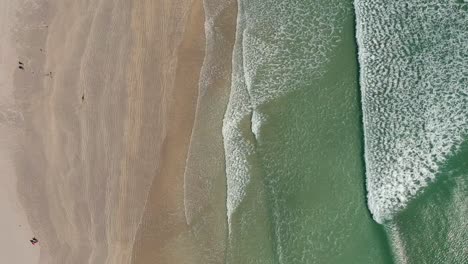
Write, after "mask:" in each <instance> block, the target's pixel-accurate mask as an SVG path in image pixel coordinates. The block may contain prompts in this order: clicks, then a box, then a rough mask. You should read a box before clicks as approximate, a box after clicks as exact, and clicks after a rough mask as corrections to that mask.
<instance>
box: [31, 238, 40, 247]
mask: <svg viewBox="0 0 468 264" xmlns="http://www.w3.org/2000/svg"><path fill="white" fill-rule="evenodd" d="M29 242H31V244H33V246H34V245H35V244H36V243H38V242H39V240H37V238H35V237H33V238H32V239H31V240H29Z"/></svg>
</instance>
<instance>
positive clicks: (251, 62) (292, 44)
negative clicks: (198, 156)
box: [223, 0, 349, 221]
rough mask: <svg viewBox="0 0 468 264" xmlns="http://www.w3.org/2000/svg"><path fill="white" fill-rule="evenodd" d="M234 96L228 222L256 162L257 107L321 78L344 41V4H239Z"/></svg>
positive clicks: (228, 140)
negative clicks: (342, 27)
mask: <svg viewBox="0 0 468 264" xmlns="http://www.w3.org/2000/svg"><path fill="white" fill-rule="evenodd" d="M238 4H239V12H238V21H237V35H236V45H235V49H234V55H233V74H232V85H231V95H230V99H229V104H228V108H227V111H226V115H225V119H224V125H223V136H224V145H225V152H226V175H227V209H228V212H227V213H228V221H230V218H231V216H232V213H233V212H234V211H235V209H236V208H237V207H238V205H239V204H240V202H241V201H242V200H243V199H244V196H245V189H246V188H247V186H248V184H249V182H250V177H251V171H250V170H251V166H252V165H251V164H254V163H255V162H256V156H255V155H256V154H255V140H256V138H258V137H259V135H260V131H261V127H262V124H263V122H265V121H266V117H265V116H263V115H262V114H261V113H260V112H259V111H257V110H258V108H259V107H260V106H261V105H263V104H265V103H268V102H270V101H272V100H275V99H277V98H279V97H281V96H284V95H285V94H287V93H291V92H293V91H294V90H297V89H301V88H302V89H303V88H305V87H307V86H310V84H311V83H312V82H313V80H316V79H318V78H320V77H321V76H322V75H323V74H324V72H325V69H324V68H325V66H326V64H327V63H329V62H330V60H331V58H332V54H333V50H334V49H335V48H336V46H337V45H338V43H339V40H340V39H339V33H340V31H341V27H340V28H335V27H336V25H342V23H340V21H343V20H344V17H345V14H346V11H348V12H349V9H348V10H346V8H349V6H347V5H346V4H343V3H342V2H341V1H329V2H325V3H323V1H322V2H320V3H317V4H313V3H310V2H306V1H299V0H293V1H283V2H278V1H274V0H267V1H243V0H240V1H238Z"/></svg>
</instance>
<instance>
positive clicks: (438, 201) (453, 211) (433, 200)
mask: <svg viewBox="0 0 468 264" xmlns="http://www.w3.org/2000/svg"><path fill="white" fill-rule="evenodd" d="M438 178H439V179H438V180H437V181H436V182H434V183H433V184H432V185H430V186H429V187H428V188H427V189H426V190H425V192H424V193H423V194H422V195H420V196H419V197H418V198H417V199H415V200H414V201H413V202H411V203H410V204H409V205H408V207H407V208H406V209H405V210H403V211H402V212H401V213H399V214H398V215H397V216H396V218H395V219H394V220H393V221H391V222H390V223H387V225H388V232H389V234H390V237H392V239H394V244H395V245H396V247H395V255H396V258H397V259H398V260H399V262H401V263H467V262H468V249H467V245H468V232H467V230H468V221H467V220H466V218H467V216H468V141H466V142H465V143H464V144H463V145H462V147H461V150H460V151H459V152H458V153H456V154H454V155H453V156H451V157H450V158H449V159H448V160H447V162H446V163H445V164H444V166H442V169H441V170H440V172H439V175H438Z"/></svg>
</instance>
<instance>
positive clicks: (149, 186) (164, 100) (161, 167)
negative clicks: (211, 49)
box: [2, 0, 205, 264]
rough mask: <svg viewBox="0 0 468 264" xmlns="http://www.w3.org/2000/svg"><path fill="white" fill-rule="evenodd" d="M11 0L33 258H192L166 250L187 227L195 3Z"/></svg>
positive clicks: (199, 10) (198, 39)
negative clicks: (35, 243)
mask: <svg viewBox="0 0 468 264" xmlns="http://www.w3.org/2000/svg"><path fill="white" fill-rule="evenodd" d="M17 2H18V8H19V12H17V21H16V23H15V25H14V26H12V30H11V31H12V32H13V34H14V36H15V40H16V47H15V48H16V56H17V58H15V60H16V59H18V60H21V61H22V62H24V70H20V69H16V68H14V69H15V72H14V75H13V77H14V78H13V79H14V87H15V88H14V92H13V96H12V97H13V98H14V101H15V103H16V105H17V107H18V109H19V110H20V112H21V114H22V118H23V121H22V122H21V126H20V128H19V130H20V132H18V133H17V135H18V136H17V139H16V140H17V142H18V148H17V150H16V151H15V155H14V164H15V173H16V175H17V180H18V187H17V189H18V193H19V195H18V197H20V200H21V204H22V205H23V206H24V209H25V211H26V213H27V217H28V219H29V223H30V225H31V228H32V230H33V232H34V235H35V236H36V237H37V238H38V239H39V240H40V247H41V248H40V249H41V250H40V261H39V262H40V263H47V264H52V263H60V264H63V263H99V264H101V263H132V258H134V261H133V262H135V263H191V262H190V260H189V259H183V254H180V255H179V256H178V257H180V258H182V259H181V260H180V261H178V260H177V259H175V257H174V256H173V254H172V253H171V252H167V251H166V250H165V249H167V247H169V246H170V244H169V240H170V239H169V238H171V237H173V236H174V234H175V233H177V232H179V231H182V230H185V229H186V228H187V226H186V224H185V223H186V222H185V215H184V202H183V201H184V199H183V197H184V191H183V179H184V168H185V161H186V155H187V151H188V146H189V143H190V136H191V134H192V126H193V122H194V117H195V109H196V104H197V96H198V87H199V86H198V84H199V76H200V71H201V67H202V63H203V59H204V50H205V38H204V25H203V22H204V13H203V6H202V2H201V1H199V0H175V1H174V0H146V1H144V0H143V1H127V0H100V1H85V0H63V1H46V0H36V1H33V0H18V1H17ZM2 10H3V8H2ZM14 67H16V65H14ZM170 215H173V216H174V217H173V218H170V217H169V216H170ZM142 219H143V221H142ZM152 224H155V225H157V226H155V227H152ZM164 224H166V226H165V225H164ZM139 230H140V231H139ZM161 230H163V231H161ZM148 231H151V232H153V233H146V232H148ZM138 232H139V235H138V236H137V233H138ZM145 236H146V237H153V240H152V241H145ZM155 237H156V239H154V238H155ZM166 237H167V238H168V239H166ZM136 239H137V243H135V240H136ZM26 242H27V241H26ZM187 243H189V242H187ZM148 252H156V253H154V254H153V253H148ZM166 253H167V254H166ZM166 255H167V256H166ZM154 257H158V258H159V259H154ZM145 259H147V261H146V262H145ZM154 261H157V262H154Z"/></svg>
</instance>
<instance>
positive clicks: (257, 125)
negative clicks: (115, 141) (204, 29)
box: [223, 0, 468, 263]
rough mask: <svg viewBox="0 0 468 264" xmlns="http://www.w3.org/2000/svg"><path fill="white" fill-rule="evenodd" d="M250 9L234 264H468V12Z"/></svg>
mask: <svg viewBox="0 0 468 264" xmlns="http://www.w3.org/2000/svg"><path fill="white" fill-rule="evenodd" d="M238 5H239V11H238V12H239V13H238V19H237V32H236V43H235V46H234V52H233V64H232V65H233V69H232V70H233V73H232V83H231V92H230V97H229V103H228V106H227V110H226V114H225V118H224V123H223V143H224V152H225V158H226V181H227V187H226V188H227V197H226V206H227V222H228V223H227V228H228V235H227V243H226V249H227V255H226V262H227V263H464V262H466V256H467V254H466V249H464V248H466V244H467V241H466V234H467V232H468V230H467V221H466V220H465V218H466V217H465V218H464V217H463V216H464V215H466V204H467V203H466V197H467V195H466V194H467V191H466V186H467V185H466V177H467V176H466V175H467V174H466V173H465V172H466V164H465V165H463V164H464V162H465V161H466V154H463V153H464V152H463V151H464V147H463V146H462V142H463V141H464V140H465V136H466V135H467V134H468V122H467V118H468V110H467V109H468V107H467V106H468V91H467V79H466V76H467V69H468V67H467V64H466V63H467V58H468V51H467V48H468V47H467V45H466V43H465V42H464V40H466V39H468V36H467V34H468V30H467V28H466V22H467V21H468V19H467V9H468V7H467V4H466V3H464V2H462V1H439V2H435V1H419V2H417V3H413V2H412V1H396V2H395V1H383V0H357V1H355V2H354V3H353V1H338V0H332V1H304V0H302V1H301V0H295V1H260V0H257V1H239V3H238ZM355 29H356V31H355ZM356 40H357V44H358V46H356ZM464 43H465V44H464ZM358 48H359V57H358V52H357V51H358ZM358 58H359V67H358ZM458 153H462V154H458ZM460 155H461V156H460ZM457 166H458V167H457ZM460 166H461V167H460ZM456 168H458V169H456ZM426 189H427V191H425V190H426ZM447 219H448V220H447ZM374 220H375V221H374ZM378 223H380V224H378ZM437 228H439V230H437ZM444 261H445V262H444Z"/></svg>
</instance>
